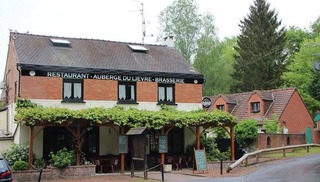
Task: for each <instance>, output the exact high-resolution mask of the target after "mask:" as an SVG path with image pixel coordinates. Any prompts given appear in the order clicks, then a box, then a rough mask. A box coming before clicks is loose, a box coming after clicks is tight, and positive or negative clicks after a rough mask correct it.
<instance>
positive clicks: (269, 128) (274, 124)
mask: <svg viewBox="0 0 320 182" xmlns="http://www.w3.org/2000/svg"><path fill="white" fill-rule="evenodd" d="M263 128H264V129H266V133H269V134H276V133H279V132H280V122H279V121H278V120H277V119H276V116H275V117H273V118H272V119H271V120H265V121H264V123H263Z"/></svg>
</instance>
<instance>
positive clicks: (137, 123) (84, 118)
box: [15, 106, 236, 129]
mask: <svg viewBox="0 0 320 182" xmlns="http://www.w3.org/2000/svg"><path fill="white" fill-rule="evenodd" d="M161 107H162V109H161V110H160V111H148V110H138V109H136V108H129V109H124V108H123V107H118V106H116V107H113V108H104V107H95V108H87V109H82V110H69V109H67V108H58V107H35V108H28V109H25V108H20V109H17V114H16V115H15V120H16V121H17V122H18V123H20V124H28V125H35V124H37V123H38V124H41V123H57V124H62V123H72V122H77V123H81V122H85V123H87V124H89V125H90V126H93V125H95V124H101V123H109V122H113V123H114V124H115V125H118V126H128V127H132V128H136V127H141V126H145V127H148V128H154V129H160V128H162V127H163V126H165V125H168V124H174V125H175V126H176V127H180V128H181V127H183V126H192V125H201V124H207V123H210V124H211V125H213V126H222V125H230V124H233V123H235V120H236V119H235V117H234V116H232V115H231V114H229V113H226V112H223V111H220V110H214V111H212V112H207V111H203V110H195V111H189V112H186V111H178V110H176V109H175V108H172V107H168V106H161Z"/></svg>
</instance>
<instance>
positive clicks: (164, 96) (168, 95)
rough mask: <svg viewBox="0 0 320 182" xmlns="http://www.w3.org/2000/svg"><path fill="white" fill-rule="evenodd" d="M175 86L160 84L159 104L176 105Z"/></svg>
mask: <svg viewBox="0 0 320 182" xmlns="http://www.w3.org/2000/svg"><path fill="white" fill-rule="evenodd" d="M174 102H175V101H174V85H169V84H159V85H158V103H159V104H174Z"/></svg>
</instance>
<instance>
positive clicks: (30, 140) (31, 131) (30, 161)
mask: <svg viewBox="0 0 320 182" xmlns="http://www.w3.org/2000/svg"><path fill="white" fill-rule="evenodd" d="M33 133H34V127H33V126H30V132H29V160H28V163H29V169H31V168H32V161H33Z"/></svg>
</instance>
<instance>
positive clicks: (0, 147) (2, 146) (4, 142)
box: [0, 139, 13, 153]
mask: <svg viewBox="0 0 320 182" xmlns="http://www.w3.org/2000/svg"><path fill="white" fill-rule="evenodd" d="M12 145H13V140H12V139H1V140H0V153H3V152H4V151H5V150H7V149H9V148H10V147H11V146H12Z"/></svg>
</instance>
